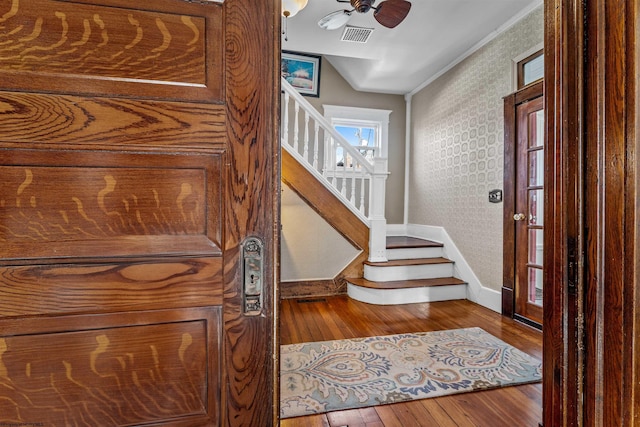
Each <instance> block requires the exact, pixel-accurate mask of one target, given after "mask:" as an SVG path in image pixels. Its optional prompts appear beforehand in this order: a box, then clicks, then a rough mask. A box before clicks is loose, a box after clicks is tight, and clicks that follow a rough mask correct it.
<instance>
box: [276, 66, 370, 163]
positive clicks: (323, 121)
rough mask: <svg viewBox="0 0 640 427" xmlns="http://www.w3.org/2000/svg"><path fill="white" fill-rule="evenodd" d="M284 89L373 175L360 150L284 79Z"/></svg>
mask: <svg viewBox="0 0 640 427" xmlns="http://www.w3.org/2000/svg"><path fill="white" fill-rule="evenodd" d="M282 88H283V89H284V91H285V93H286V94H288V95H289V96H290V97H292V98H293V99H294V100H295V101H296V102H297V103H298V104H299V105H300V106H302V107H303V110H304V111H305V112H306V113H307V114H309V116H310V117H311V118H312V119H313V120H315V121H316V122H317V123H318V124H319V125H320V127H321V128H322V129H323V130H324V131H325V132H327V133H329V135H331V137H332V138H333V139H334V140H335V141H336V142H337V143H338V144H339V145H340V146H341V147H342V148H343V149H345V150H346V151H347V152H348V153H349V154H351V155H352V156H353V157H354V158H356V159H358V160H359V161H361V162H362V163H363V165H364V166H365V168H366V170H367V172H369V173H373V165H372V164H371V163H369V161H368V160H367V159H366V157H364V156H363V155H362V154H361V153H360V151H358V149H356V148H355V147H354V146H353V145H351V144H350V143H349V141H347V140H346V139H345V138H344V137H343V136H342V135H340V133H339V132H338V131H337V130H335V129H334V127H333V126H332V125H331V123H329V121H328V120H327V119H326V118H325V117H324V116H323V115H322V114H320V113H319V112H318V110H316V109H315V107H314V106H313V105H311V103H310V102H309V101H307V100H306V99H305V98H304V96H302V95H300V93H299V92H298V91H297V90H295V89H294V88H293V86H291V85H290V84H289V82H288V81H287V80H286V79H285V78H284V77H283V78H282Z"/></svg>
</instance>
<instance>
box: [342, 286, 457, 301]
mask: <svg viewBox="0 0 640 427" xmlns="http://www.w3.org/2000/svg"><path fill="white" fill-rule="evenodd" d="M347 294H348V295H349V297H351V298H353V299H355V300H357V301H362V302H366V303H368V304H376V305H393V304H414V303H421V302H434V301H449V300H456V299H465V298H466V297H467V285H466V284H464V285H450V286H432V287H426V288H410V289H370V288H363V287H361V286H356V285H352V284H351V283H349V284H348V286H347Z"/></svg>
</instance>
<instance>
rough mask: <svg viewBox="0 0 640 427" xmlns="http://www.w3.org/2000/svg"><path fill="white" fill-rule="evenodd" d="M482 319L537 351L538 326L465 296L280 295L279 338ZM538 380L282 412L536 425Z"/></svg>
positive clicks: (323, 419)
mask: <svg viewBox="0 0 640 427" xmlns="http://www.w3.org/2000/svg"><path fill="white" fill-rule="evenodd" d="M473 326H480V327H482V328H483V329H484V330H486V331H487V332H489V333H490V334H492V335H494V336H496V337H498V338H500V339H502V340H503V341H505V342H507V343H509V344H511V345H513V346H515V347H516V348H519V349H520V350H522V351H525V352H527V353H529V354H531V355H532V356H534V357H537V358H541V357H542V333H541V332H539V331H537V330H535V329H533V328H530V327H528V326H525V325H522V324H520V323H518V322H516V321H513V320H511V319H508V318H505V317H502V316H500V315H498V314H496V313H494V312H492V311H490V310H488V309H486V308H484V307H481V306H479V305H476V304H474V303H471V302H469V301H466V300H459V301H444V302H437V303H425V304H407V305H402V306H371V305H369V304H365V303H361V302H358V301H354V300H351V299H349V298H348V297H346V296H337V297H330V298H326V300H325V301H318V302H306V303H299V302H297V301H296V300H293V299H290V300H286V301H282V302H281V303H280V328H281V341H282V344H294V343H301V342H310V341H324V340H332V339H345V338H358V337H366V336H375V335H388V334H398V333H409V332H426V331H433V330H443V329H454V328H465V327H473ZM541 419H542V386H541V385H540V384H530V385H524V386H517V387H506V388H502V389H497V390H489V391H483V392H478V393H464V394H459V395H452V396H445V397H438V398H433V399H424V400H419V401H413V402H405V403H397V404H393V405H385V406H376V407H373V408H365V409H359V410H346V411H338V412H333V413H329V414H321V415H314V416H310V417H297V418H292V419H285V420H282V422H281V426H282V427H293V426H299V425H305V426H310V427H311V426H318V427H319V426H332V427H338V426H345V425H349V426H386V427H391V426H393V427H396V426H397V427H400V426H402V427H404V426H425V427H426V426H451V427H460V426H492V427H493V426H495V427H512V426H515V425H518V426H537V425H538V422H540V420H541Z"/></svg>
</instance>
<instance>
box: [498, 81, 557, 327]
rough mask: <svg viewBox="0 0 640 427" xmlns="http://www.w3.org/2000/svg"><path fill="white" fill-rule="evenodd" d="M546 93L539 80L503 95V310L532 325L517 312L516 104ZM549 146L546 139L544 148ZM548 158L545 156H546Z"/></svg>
mask: <svg viewBox="0 0 640 427" xmlns="http://www.w3.org/2000/svg"><path fill="white" fill-rule="evenodd" d="M543 95H544V82H543V81H539V82H537V83H534V84H531V85H529V86H526V87H524V88H522V89H520V90H519V91H517V92H514V93H512V94H510V95H507V96H505V97H504V98H503V99H504V185H503V219H502V221H503V231H502V233H503V248H502V251H503V263H502V314H503V315H504V316H508V317H511V318H515V319H517V320H519V321H522V322H524V323H527V324H530V325H532V326H536V327H539V326H540V325H537V324H535V323H534V322H531V321H529V320H528V319H526V318H524V317H522V316H520V315H518V314H516V312H515V307H516V269H515V265H516V262H515V257H516V240H515V239H516V227H515V223H514V220H513V215H514V214H515V213H516V181H517V170H516V166H517V156H518V150H517V146H518V145H517V144H518V134H517V126H516V121H517V113H516V112H517V107H518V105H521V104H524V103H525V102H528V101H531V100H533V99H535V98H538V97H540V96H543ZM546 149H547V146H546V141H545V151H546ZM545 160H546V159H545Z"/></svg>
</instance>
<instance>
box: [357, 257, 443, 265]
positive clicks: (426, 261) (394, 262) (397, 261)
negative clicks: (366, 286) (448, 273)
mask: <svg viewBox="0 0 640 427" xmlns="http://www.w3.org/2000/svg"><path fill="white" fill-rule="evenodd" d="M452 263H453V261H451V260H450V259H447V258H442V257H435V258H416V259H395V260H391V261H383V262H371V261H365V262H364V264H366V265H370V266H373V267H400V266H404V265H427V264H452Z"/></svg>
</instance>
